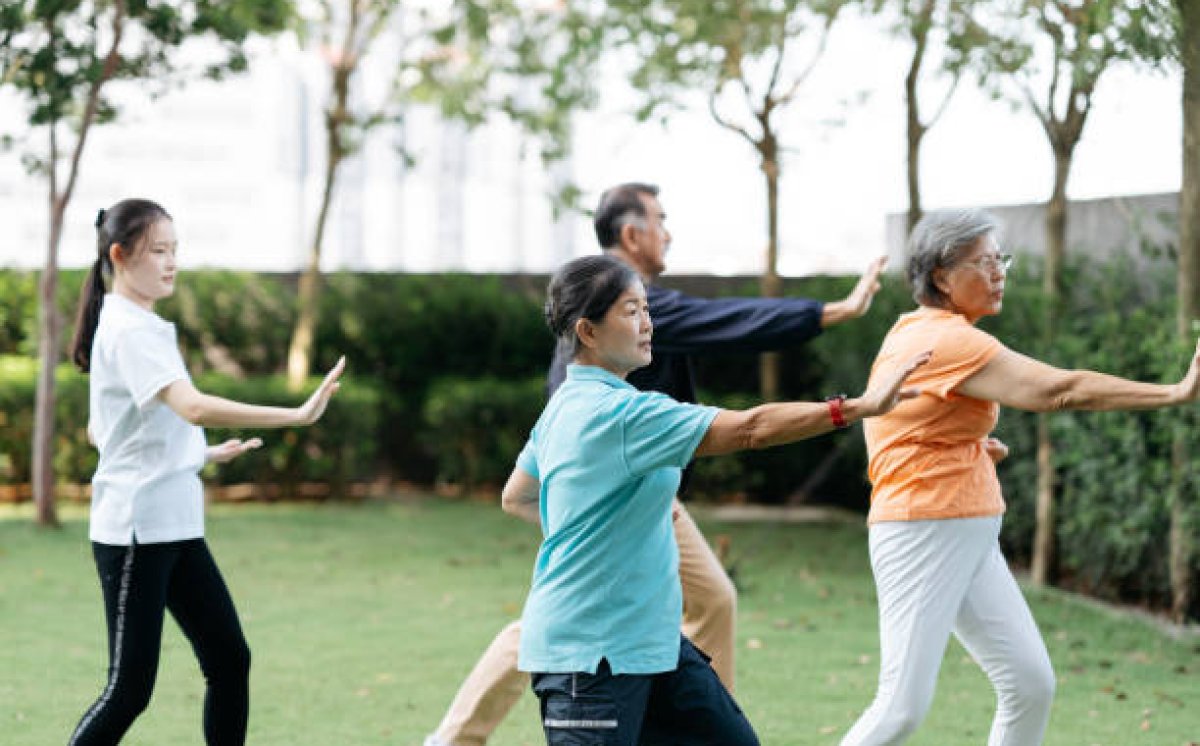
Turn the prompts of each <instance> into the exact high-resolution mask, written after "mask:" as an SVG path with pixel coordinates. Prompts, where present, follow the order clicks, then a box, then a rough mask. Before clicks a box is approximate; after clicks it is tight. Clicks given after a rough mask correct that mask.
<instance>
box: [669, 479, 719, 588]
mask: <svg viewBox="0 0 1200 746" xmlns="http://www.w3.org/2000/svg"><path fill="white" fill-rule="evenodd" d="M672 509H673V510H674V511H675V513H674V520H673V525H674V528H675V543H676V544H678V546H679V582H680V585H682V587H683V605H684V606H685V607H687V605H688V603H689V600H692V601H693V602H699V601H702V599H704V598H706V597H709V596H720V595H722V594H725V593H731V592H732V582H731V581H730V580H729V576H728V575H727V574H726V573H725V568H724V567H722V566H721V560H719V559H717V555H716V554H715V553H714V552H713V550H712V547H710V546H709V545H708V541H707V540H706V539H705V538H704V534H702V533H700V528H699V527H698V526H697V525H696V522H695V521H694V520H692V516H691V514H689V513H688V511H687V508H685V507H684V506H683V503H681V502H679V500H678V499H676V500H675V503H674V505H673V506H672Z"/></svg>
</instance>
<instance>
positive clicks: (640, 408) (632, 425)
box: [621, 392, 720, 476]
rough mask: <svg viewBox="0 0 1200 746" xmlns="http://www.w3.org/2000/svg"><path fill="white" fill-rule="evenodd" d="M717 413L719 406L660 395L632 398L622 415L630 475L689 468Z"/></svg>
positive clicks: (651, 394) (649, 394)
mask: <svg viewBox="0 0 1200 746" xmlns="http://www.w3.org/2000/svg"><path fill="white" fill-rule="evenodd" d="M718 411H720V410H718V409H717V408H716V407H703V406H700V405H697V404H681V403H679V402H677V401H675V400H674V399H672V398H671V397H669V396H667V395H665V394H660V393H657V392H639V393H638V394H637V395H636V396H632V397H630V398H629V401H628V403H627V405H626V406H625V408H624V411H623V412H622V413H621V427H622V436H623V439H624V444H623V446H624V447H623V450H624V456H625V464H626V466H627V467H628V469H629V473H630V474H632V475H634V476H640V475H642V474H645V473H647V472H650V471H653V470H654V469H660V468H663V467H676V468H680V469H682V468H683V467H685V466H687V464H688V462H689V461H691V460H692V456H693V455H694V454H695V452H696V448H697V446H699V445H700V441H701V440H703V439H704V434H705V433H707V432H708V426H709V425H711V424H712V421H713V419H714V418H715V417H716V416H717V412H718Z"/></svg>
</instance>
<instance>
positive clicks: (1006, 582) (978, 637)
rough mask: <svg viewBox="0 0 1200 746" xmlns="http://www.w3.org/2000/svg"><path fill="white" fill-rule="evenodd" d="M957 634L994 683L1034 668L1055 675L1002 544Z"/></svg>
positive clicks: (974, 588)
mask: <svg viewBox="0 0 1200 746" xmlns="http://www.w3.org/2000/svg"><path fill="white" fill-rule="evenodd" d="M954 634H955V636H956V637H958V639H959V640H960V641H961V642H962V644H963V647H965V648H966V649H967V652H969V653H970V654H971V656H972V657H973V658H975V660H976V661H978V662H979V665H980V666H981V667H982V668H983V670H984V671H985V672H986V673H987V674H988V676H989V677H990V678H992V679H993V681H995V680H997V679H998V678H1000V679H1003V678H1004V677H1005V676H1006V674H1009V673H1016V672H1019V671H1023V670H1029V669H1031V668H1032V669H1034V670H1039V669H1044V670H1049V669H1050V655H1049V653H1047V652H1046V645H1045V643H1044V642H1043V641H1042V635H1041V633H1040V632H1039V631H1038V627H1037V622H1035V621H1034V619H1033V613H1032V612H1031V611H1030V610H1029V604H1028V603H1027V602H1026V601H1025V596H1024V594H1022V593H1021V588H1020V586H1018V585H1017V581H1016V579H1015V578H1014V577H1013V575H1012V571H1011V570H1009V569H1008V563H1007V562H1006V561H1005V559H1004V555H1003V554H1002V553H1001V552H1000V546H999V545H998V544H996V545H994V546H993V548H992V550H991V552H990V554H989V556H988V558H987V560H986V562H985V563H984V565H983V566H982V567H981V568H980V570H979V573H978V574H977V575H976V576H975V579H974V581H973V582H972V583H971V587H970V589H969V590H968V592H967V595H966V598H964V600H963V604H962V608H961V609H960V610H959V613H958V618H957V619H956V620H955V625H954Z"/></svg>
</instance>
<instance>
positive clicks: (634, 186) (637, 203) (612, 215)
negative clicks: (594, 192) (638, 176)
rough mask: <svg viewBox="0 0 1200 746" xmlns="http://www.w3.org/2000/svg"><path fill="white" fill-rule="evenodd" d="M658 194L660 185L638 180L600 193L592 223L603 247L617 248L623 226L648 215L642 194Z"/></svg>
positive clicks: (597, 238) (652, 195) (654, 195)
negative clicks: (643, 182)
mask: <svg viewBox="0 0 1200 746" xmlns="http://www.w3.org/2000/svg"><path fill="white" fill-rule="evenodd" d="M643 194H646V195H649V196H651V197H657V196H658V187H657V186H655V185H653V184H642V183H639V182H636V181H632V182H629V183H627V184H618V185H617V186H615V187H612V188H611V189H608V190H607V191H605V192H604V194H602V195H600V204H599V205H597V206H596V214H595V215H594V216H593V218H592V225H593V226H595V228H596V240H597V241H598V242H599V243H600V246H601V248H605V249H615V248H616V247H617V244H619V243H620V242H621V228H622V227H623V226H625V225H626V224H627V223H629V222H630V220H632V219H633V218H644V217H646V205H644V204H643V203H642V197H641V195H643Z"/></svg>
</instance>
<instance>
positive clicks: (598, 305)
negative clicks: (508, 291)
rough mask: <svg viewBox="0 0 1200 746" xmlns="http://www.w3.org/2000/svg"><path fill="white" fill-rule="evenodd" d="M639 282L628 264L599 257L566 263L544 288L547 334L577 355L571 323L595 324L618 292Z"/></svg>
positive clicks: (577, 349)
mask: <svg viewBox="0 0 1200 746" xmlns="http://www.w3.org/2000/svg"><path fill="white" fill-rule="evenodd" d="M637 281H639V278H638V275H637V273H636V272H634V271H633V269H632V268H630V267H629V265H627V264H625V263H624V262H622V261H621V260H619V259H616V258H614V257H611V256H608V255H607V254H602V255H600V256H585V257H581V258H579V259H574V260H572V261H569V262H567V263H566V264H564V265H563V266H562V267H560V268H559V270H558V271H557V272H555V273H554V276H553V277H551V278H550V285H549V287H548V288H547V289H546V309H545V310H546V325H547V326H549V327H550V333H551V334H553V335H554V336H555V337H556V338H557V339H558V341H559V344H560V345H564V346H565V347H566V348H567V349H569V350H570V351H571V356H572V357H574V356H575V355H576V354H578V352H579V347H580V344H579V335H577V334H576V333H575V324H576V323H577V322H578V321H579V320H580V319H587V320H589V321H593V322H599V321H600V320H601V319H603V318H604V315H605V314H606V313H608V309H610V308H612V305H613V303H616V302H617V298H619V297H620V296H621V293H623V292H625V291H626V290H627V289H629V286H630V285H632V284H633V283H634V282H637Z"/></svg>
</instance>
